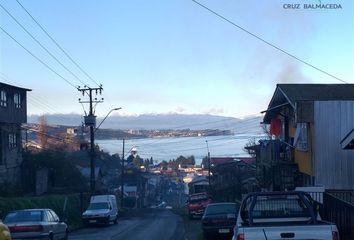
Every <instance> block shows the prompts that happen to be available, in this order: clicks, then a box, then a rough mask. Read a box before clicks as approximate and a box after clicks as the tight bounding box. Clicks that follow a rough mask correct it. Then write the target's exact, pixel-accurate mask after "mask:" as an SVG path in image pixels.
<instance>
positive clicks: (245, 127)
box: [28, 114, 263, 134]
mask: <svg viewBox="0 0 354 240" xmlns="http://www.w3.org/2000/svg"><path fill="white" fill-rule="evenodd" d="M38 118H39V116H38V115H30V116H28V122H29V123H38ZM46 118H47V122H48V124H52V125H68V126H79V125H81V122H82V121H83V118H82V116H81V115H78V114H50V115H46ZM101 120H102V119H100V118H98V119H97V122H98V123H99V122H100V121H101ZM261 121H262V118H261V117H260V116H257V117H252V118H245V119H237V118H233V117H223V116H214V115H207V114H190V115H189V114H188V115H187V114H144V115H139V116H110V117H109V118H107V119H106V121H105V122H104V124H103V125H102V126H101V128H109V129H122V130H127V129H144V130H151V129H173V130H178V129H192V130H201V129H220V130H224V129H225V130H226V129H227V130H232V131H233V132H235V133H244V134H249V133H251V134H260V133H263V130H262V129H261V127H260V122H261Z"/></svg>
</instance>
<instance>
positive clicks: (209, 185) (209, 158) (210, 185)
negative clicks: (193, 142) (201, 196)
mask: <svg viewBox="0 0 354 240" xmlns="http://www.w3.org/2000/svg"><path fill="white" fill-rule="evenodd" d="M205 142H206V144H207V150H208V165H209V167H208V179H209V188H211V185H210V167H211V166H210V151H209V144H208V140H205Z"/></svg>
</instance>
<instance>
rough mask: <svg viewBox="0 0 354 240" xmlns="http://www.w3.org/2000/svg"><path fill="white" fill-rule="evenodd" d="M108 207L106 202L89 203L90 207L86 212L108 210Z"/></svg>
mask: <svg viewBox="0 0 354 240" xmlns="http://www.w3.org/2000/svg"><path fill="white" fill-rule="evenodd" d="M108 208H109V205H108V203H106V202H97V203H91V204H90V206H89V207H88V208H87V209H88V210H99V209H108Z"/></svg>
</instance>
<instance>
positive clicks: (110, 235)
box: [69, 209, 185, 240]
mask: <svg viewBox="0 0 354 240" xmlns="http://www.w3.org/2000/svg"><path fill="white" fill-rule="evenodd" d="M127 215H128V216H129V217H124V218H121V219H119V222H118V224H116V225H113V224H111V225H110V226H93V227H89V228H84V229H80V230H77V231H75V232H72V233H70V234H69V240H121V239H124V240H137V239H139V240H141V239H142V240H145V239H146V240H150V239H151V240H153V239H154V240H155V239H161V240H184V239H185V238H184V225H183V221H182V219H181V218H180V217H179V216H177V215H175V214H173V213H172V212H171V211H169V210H166V209H138V210H134V212H132V213H128V214H127Z"/></svg>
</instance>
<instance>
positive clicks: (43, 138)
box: [37, 115, 49, 149]
mask: <svg viewBox="0 0 354 240" xmlns="http://www.w3.org/2000/svg"><path fill="white" fill-rule="evenodd" d="M37 138H38V142H39V146H40V147H41V148H42V149H46V148H47V146H48V138H49V137H48V123H47V119H46V117H45V116H44V115H42V116H40V117H39V125H38V133H37Z"/></svg>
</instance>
